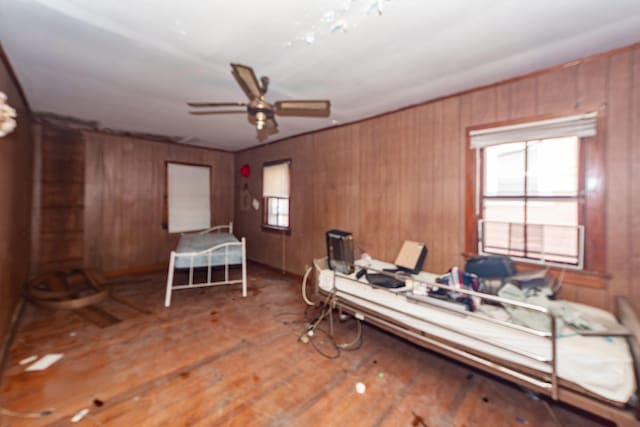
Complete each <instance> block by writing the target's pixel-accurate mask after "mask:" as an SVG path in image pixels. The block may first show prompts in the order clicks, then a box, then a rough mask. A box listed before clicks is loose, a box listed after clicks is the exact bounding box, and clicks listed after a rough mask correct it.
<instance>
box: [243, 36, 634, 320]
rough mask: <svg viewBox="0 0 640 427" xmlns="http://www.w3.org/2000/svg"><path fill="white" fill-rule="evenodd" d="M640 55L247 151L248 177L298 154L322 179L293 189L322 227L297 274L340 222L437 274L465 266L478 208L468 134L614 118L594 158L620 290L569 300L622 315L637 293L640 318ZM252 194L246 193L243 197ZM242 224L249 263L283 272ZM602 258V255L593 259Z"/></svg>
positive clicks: (591, 167)
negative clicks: (473, 210)
mask: <svg viewBox="0 0 640 427" xmlns="http://www.w3.org/2000/svg"><path fill="white" fill-rule="evenodd" d="M637 52H638V48H637V47H636V48H635V51H633V50H632V48H629V49H626V50H622V51H616V52H614V53H612V54H611V55H609V56H599V57H596V58H589V59H585V60H583V61H574V62H573V63H571V64H568V65H566V66H563V67H555V68H553V69H550V70H548V71H544V72H540V73H536V74H533V75H529V76H526V77H523V78H520V79H516V80H512V81H509V82H505V83H502V84H498V85H494V86H490V87H486V88H481V89H477V90H473V91H469V92H466V93H464V94H461V95H454V96H452V97H449V98H445V99H443V100H436V101H434V102H431V103H425V104H422V105H418V106H416V107H412V108H408V109H405V110H402V111H398V112H394V113H390V114H387V115H383V116H380V117H376V118H372V119H368V120H364V121H361V122H358V123H355V124H351V125H346V126H342V127H339V128H337V129H328V130H324V131H320V132H317V133H313V134H308V135H304V136H302V137H296V138H293V139H291V140H285V141H281V142H278V143H275V144H269V145H266V146H261V147H257V148H254V149H251V150H246V151H242V152H239V153H237V154H236V167H239V166H240V165H241V164H244V163H249V164H251V166H252V168H255V167H256V166H257V167H258V168H259V167H260V165H261V163H260V162H262V161H265V160H271V159H276V158H278V157H281V158H289V157H290V158H292V159H293V162H294V164H296V165H298V164H299V163H298V156H302V157H301V158H304V159H306V160H305V171H306V172H305V173H307V174H311V175H312V179H311V180H310V181H309V180H306V181H304V182H296V181H295V178H294V181H293V182H292V188H296V191H300V188H301V187H302V188H303V190H302V192H303V193H304V194H305V199H304V200H306V201H309V203H310V205H305V206H304V208H303V209H301V210H299V209H300V208H299V207H296V210H295V211H293V212H292V215H293V216H294V217H296V216H298V217H299V216H300V215H307V213H308V212H309V207H308V206H313V209H312V211H313V212H312V214H311V215H312V219H311V220H308V221H307V222H305V223H304V224H303V228H302V229H299V228H296V229H295V230H294V233H295V234H296V236H300V235H303V236H304V238H303V239H299V240H296V242H298V243H294V241H293V239H289V246H288V251H287V253H289V254H291V253H294V254H296V256H294V257H293V258H292V259H291V260H290V262H289V263H288V265H287V269H288V270H289V271H292V272H295V273H298V274H300V273H302V272H303V269H304V266H305V265H308V264H309V263H310V262H311V258H312V257H315V256H323V255H324V245H323V239H324V231H326V229H327V228H329V227H330V224H340V225H341V226H344V228H346V229H348V230H350V231H353V232H354V234H355V236H356V239H357V242H358V245H359V246H362V248H363V249H364V250H366V251H367V252H369V253H371V255H373V256H374V257H378V258H382V259H385V260H387V261H392V260H393V258H394V257H395V254H396V252H397V246H398V245H399V242H401V241H402V240H404V239H406V238H413V239H415V240H421V241H424V242H425V243H426V244H427V245H428V247H429V249H430V253H429V256H428V257H427V263H426V268H427V269H428V270H430V271H435V272H443V271H446V270H447V269H448V268H450V267H451V266H453V265H459V264H461V262H462V261H461V259H460V253H461V252H463V251H464V247H465V243H464V242H465V236H466V235H465V231H464V229H465V227H464V224H465V217H464V209H465V204H467V203H473V198H472V197H471V198H470V197H469V196H468V195H466V194H465V190H466V187H465V175H466V174H467V173H473V161H474V158H473V156H471V158H467V154H468V150H467V148H466V143H467V141H466V131H467V128H468V127H469V126H473V125H488V124H492V123H496V122H498V121H504V120H513V119H527V118H535V117H539V116H544V115H564V114H575V113H576V112H583V111H599V112H600V116H601V117H602V118H603V119H602V123H601V126H600V127H599V134H598V137H597V138H595V139H594V140H593V141H589V142H588V144H589V147H586V145H585V148H584V149H585V156H586V158H585V162H586V164H587V167H588V170H587V171H586V177H587V178H589V177H594V176H595V175H597V174H595V175H594V173H595V172H597V170H599V171H600V172H598V174H600V175H599V176H603V177H604V186H602V185H601V186H600V187H599V188H596V190H594V193H593V194H592V195H588V197H600V198H601V199H602V200H603V203H605V205H606V218H604V219H601V221H604V222H605V226H604V229H603V233H604V235H605V239H606V242H607V244H606V247H605V248H598V249H597V250H604V251H606V257H605V258H604V259H606V262H605V264H606V265H604V268H603V269H604V270H605V271H606V272H608V273H610V274H612V276H613V280H612V281H611V283H610V284H609V286H608V287H607V288H606V289H602V290H597V289H596V290H594V289H589V290H587V289H584V288H581V287H579V286H571V287H567V289H566V290H565V292H564V293H565V294H566V296H567V297H569V298H570V299H573V300H577V301H584V302H589V303H596V304H597V305H600V306H604V307H607V308H612V306H611V305H610V301H611V297H612V296H614V295H618V294H621V295H631V296H632V297H633V301H634V302H633V303H634V305H635V307H636V308H637V309H640V291H638V290H636V288H637V287H634V286H633V284H632V277H635V276H637V275H638V274H640V253H638V249H637V248H636V247H637V245H633V244H632V242H634V241H638V239H640V235H638V234H639V233H640V231H638V230H640V221H639V220H637V218H639V217H640V212H639V211H638V210H639V209H640V206H638V204H640V202H638V199H640V197H638V196H637V194H638V193H639V192H638V191H637V188H636V187H637V186H636V184H634V183H637V182H639V181H638V179H637V178H640V177H638V176H637V174H638V173H637V172H635V171H637V170H640V167H639V166H638V161H639V160H638V158H640V154H639V151H640V149H638V148H637V146H638V144H637V141H638V134H639V132H640V131H638V126H639V125H638V117H639V116H640V114H639V107H638V106H637V105H638V103H639V101H638V99H637V98H638V89H637V87H638V74H640V72H638V65H637V63H638V62H639V61H638V59H637V56H638V53H637ZM294 145H295V148H294ZM603 150H604V154H605V156H604V157H606V159H607V160H606V164H604V165H602V164H600V165H597V164H595V163H594V161H595V160H594V159H597V158H602V157H603V156H602V155H601V151H603ZM599 153H600V154H599ZM345 157H348V158H349V160H345ZM296 167H297V166H296ZM254 170H255V169H254ZM259 174H260V173H258V174H255V173H254V175H252V177H251V178H249V179H247V180H246V182H247V184H248V186H249V188H250V189H251V191H252V193H254V194H258V195H259V194H260V192H261V191H262V187H261V182H260V178H257V177H256V175H259ZM309 182H311V183H309ZM592 184H593V183H592ZM600 184H602V183H600ZM240 191H241V188H240V186H236V198H238V197H239V195H240ZM596 193H597V194H596ZM587 214H588V213H587ZM235 218H236V222H237V224H238V227H240V228H241V229H242V232H243V233H244V234H245V235H247V236H249V237H250V238H249V255H250V256H251V257H253V258H254V259H256V260H258V261H261V262H265V263H267V264H270V265H274V266H281V261H279V260H276V259H275V257H274V256H273V255H272V254H271V253H272V252H275V251H276V248H278V246H276V245H277V244H279V243H280V242H278V241H275V240H274V237H273V235H271V234H269V233H266V232H263V231H261V230H260V221H259V214H256V213H253V212H239V210H236V212H235ZM305 224H310V225H305ZM407 233H408V235H407ZM595 250H596V249H590V251H591V253H592V254H593V253H594V252H593V251H595ZM588 256H591V255H588ZM598 256H600V259H603V257H602V256H601V255H598ZM305 257H306V258H305ZM599 301H603V302H602V303H600V302H599Z"/></svg>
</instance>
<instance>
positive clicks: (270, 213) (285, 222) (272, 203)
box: [262, 160, 291, 230]
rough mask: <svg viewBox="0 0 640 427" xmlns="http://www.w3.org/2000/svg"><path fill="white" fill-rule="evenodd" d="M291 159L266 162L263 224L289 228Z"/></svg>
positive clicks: (275, 227)
mask: <svg viewBox="0 0 640 427" xmlns="http://www.w3.org/2000/svg"><path fill="white" fill-rule="evenodd" d="M290 166H291V161H290V160H281V161H278V162H272V163H266V164H265V165H264V167H263V168H262V197H263V206H264V214H263V215H264V217H263V226H264V227H266V228H272V229H277V230H289V224H290V222H289V193H290Z"/></svg>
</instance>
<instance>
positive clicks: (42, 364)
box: [25, 353, 63, 371]
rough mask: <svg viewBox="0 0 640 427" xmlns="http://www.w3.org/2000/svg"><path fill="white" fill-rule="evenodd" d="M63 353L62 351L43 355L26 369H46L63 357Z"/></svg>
mask: <svg viewBox="0 0 640 427" xmlns="http://www.w3.org/2000/svg"><path fill="white" fill-rule="evenodd" d="M62 356H63V355H62V354H60V353H51V354H47V355H45V356H43V357H42V358H41V359H40V360H38V361H37V362H35V363H32V364H31V365H29V366H27V369H25V370H26V371H44V370H45V369H47V368H48V367H49V366H51V365H53V364H54V363H56V362H57V361H58V360H60V359H62Z"/></svg>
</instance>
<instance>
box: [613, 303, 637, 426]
mask: <svg viewBox="0 0 640 427" xmlns="http://www.w3.org/2000/svg"><path fill="white" fill-rule="evenodd" d="M616 309H617V310H616V311H617V313H618V320H620V323H622V324H623V325H624V326H625V327H626V328H627V329H628V330H629V331H630V332H631V336H629V337H628V341H629V347H631V353H632V354H633V361H634V365H635V370H636V395H638V394H640V320H638V315H637V314H636V312H635V311H634V310H633V307H632V306H631V302H629V299H628V298H627V297H623V296H618V297H616ZM638 397H640V396H638ZM635 413H636V418H637V419H640V404H637V405H636V408H635Z"/></svg>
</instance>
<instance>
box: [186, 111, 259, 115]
mask: <svg viewBox="0 0 640 427" xmlns="http://www.w3.org/2000/svg"><path fill="white" fill-rule="evenodd" d="M189 114H193V115H194V116H204V115H208V114H247V112H246V111H245V110H219V111H189Z"/></svg>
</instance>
